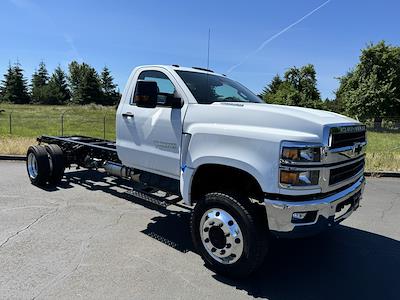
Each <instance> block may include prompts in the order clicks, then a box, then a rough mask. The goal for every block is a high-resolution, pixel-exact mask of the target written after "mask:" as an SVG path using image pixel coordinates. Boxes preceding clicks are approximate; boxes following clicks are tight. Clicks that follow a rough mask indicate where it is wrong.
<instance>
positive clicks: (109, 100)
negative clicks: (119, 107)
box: [100, 67, 119, 105]
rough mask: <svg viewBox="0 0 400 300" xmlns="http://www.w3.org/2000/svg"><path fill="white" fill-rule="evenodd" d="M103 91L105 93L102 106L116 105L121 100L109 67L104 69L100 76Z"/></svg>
mask: <svg viewBox="0 0 400 300" xmlns="http://www.w3.org/2000/svg"><path fill="white" fill-rule="evenodd" d="M100 84H101V91H102V93H103V97H102V101H101V104H102V105H115V104H116V103H117V102H118V100H119V93H118V92H117V91H116V88H117V85H116V84H115V83H114V78H113V77H112V76H111V73H110V70H109V69H108V68H107V67H104V68H103V71H102V72H101V75H100Z"/></svg>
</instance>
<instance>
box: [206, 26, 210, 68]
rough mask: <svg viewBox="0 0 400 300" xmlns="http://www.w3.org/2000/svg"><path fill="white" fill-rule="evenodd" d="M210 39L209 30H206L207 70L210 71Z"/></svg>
mask: <svg viewBox="0 0 400 300" xmlns="http://www.w3.org/2000/svg"><path fill="white" fill-rule="evenodd" d="M210 37H211V28H208V47H207V69H210Z"/></svg>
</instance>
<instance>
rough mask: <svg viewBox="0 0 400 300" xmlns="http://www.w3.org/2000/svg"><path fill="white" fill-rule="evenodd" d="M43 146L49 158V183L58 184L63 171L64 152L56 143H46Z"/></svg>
mask: <svg viewBox="0 0 400 300" xmlns="http://www.w3.org/2000/svg"><path fill="white" fill-rule="evenodd" d="M45 147H46V151H47V153H48V154H49V156H50V160H51V172H50V177H49V183H51V184H58V183H59V182H60V181H61V179H62V178H63V176H64V171H65V161H64V153H63V151H62V149H61V148H60V146H58V145H56V144H50V145H46V146H45Z"/></svg>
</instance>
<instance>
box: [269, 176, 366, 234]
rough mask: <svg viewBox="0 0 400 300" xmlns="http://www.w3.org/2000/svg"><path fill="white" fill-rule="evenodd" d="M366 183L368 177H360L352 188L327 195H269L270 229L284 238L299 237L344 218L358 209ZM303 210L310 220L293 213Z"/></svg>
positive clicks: (320, 229)
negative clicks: (276, 197)
mask: <svg viewBox="0 0 400 300" xmlns="http://www.w3.org/2000/svg"><path fill="white" fill-rule="evenodd" d="M364 185H365V178H364V176H361V177H360V178H359V179H358V180H357V181H356V182H355V183H353V184H352V185H351V186H350V187H348V188H346V189H344V190H342V191H339V192H338V193H336V194H332V195H329V196H326V197H324V198H319V199H314V200H302V201H286V200H285V199H283V200H272V199H267V198H266V199H264V204H265V208H266V211H267V217H268V225H269V229H270V231H271V232H272V233H274V234H276V235H278V236H283V237H298V236H306V235H310V234H315V233H318V232H319V231H322V230H323V229H325V228H327V227H330V226H332V225H334V224H336V223H339V222H341V221H343V220H344V219H346V218H347V217H348V216H349V215H350V214H351V213H352V212H353V211H354V210H356V209H357V208H358V205H359V201H360V199H361V196H362V192H363V189H364ZM283 197H284V196H282V198H283ZM344 204H346V205H344ZM339 210H340V211H339ZM302 212H309V213H310V216H311V220H307V219H305V221H304V222H302V221H301V220H299V219H294V218H293V213H302Z"/></svg>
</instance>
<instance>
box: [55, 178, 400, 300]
mask: <svg viewBox="0 0 400 300" xmlns="http://www.w3.org/2000/svg"><path fill="white" fill-rule="evenodd" d="M66 179H67V182H63V183H62V184H61V185H60V188H62V187H63V186H66V187H69V185H70V183H73V184H78V185H81V186H84V187H85V188H87V189H90V190H102V191H104V192H106V193H109V194H112V195H114V196H116V197H120V198H122V199H125V200H127V201H130V202H132V203H135V204H139V205H142V206H144V207H146V208H149V209H153V210H157V211H158V212H160V213H161V216H157V217H154V218H153V219H152V220H151V222H150V223H149V224H148V226H147V228H146V229H145V230H143V231H142V232H143V233H144V234H146V235H148V236H149V237H151V238H154V239H156V240H157V241H159V242H161V243H164V244H166V245H168V246H170V247H172V248H174V249H176V250H178V251H180V252H182V253H186V252H188V251H192V252H194V249H193V246H192V242H191V238H190V232H189V220H190V210H189V209H186V210H185V209H179V208H178V210H176V209H173V210H172V209H169V208H168V206H169V205H168V204H167V205H165V204H161V203H157V199H156V198H155V201H148V200H144V199H142V198H139V197H135V196H133V195H131V194H129V193H127V191H128V190H130V189H132V186H131V185H129V183H128V182H127V181H125V180H121V179H116V178H111V177H108V176H107V175H106V174H104V173H100V172H96V171H78V172H68V173H66ZM116 187H118V188H119V189H120V190H121V191H117V190H116ZM171 205H172V203H171ZM213 277H214V278H215V280H218V281H219V282H222V283H224V284H227V285H230V286H232V287H235V288H236V289H238V290H243V291H246V293H247V294H249V295H251V296H253V297H256V298H268V299H338V298H339V299H399V297H398V295H397V292H396V288H397V284H399V283H400V281H399V278H400V242H399V241H397V240H394V239H391V238H387V237H385V236H381V235H378V234H374V233H370V232H366V231H363V230H359V229H355V228H351V227H347V226H343V225H339V226H337V227H336V228H334V229H332V230H330V231H328V232H326V233H325V234H321V235H319V236H316V237H312V238H306V239H299V240H277V239H272V241H271V244H270V249H269V255H268V256H267V258H266V260H265V262H264V264H263V265H262V266H261V268H260V269H259V271H257V272H256V273H255V274H253V275H252V276H251V277H249V278H247V279H241V280H232V279H228V278H225V277H223V276H220V275H217V274H215V275H213Z"/></svg>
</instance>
